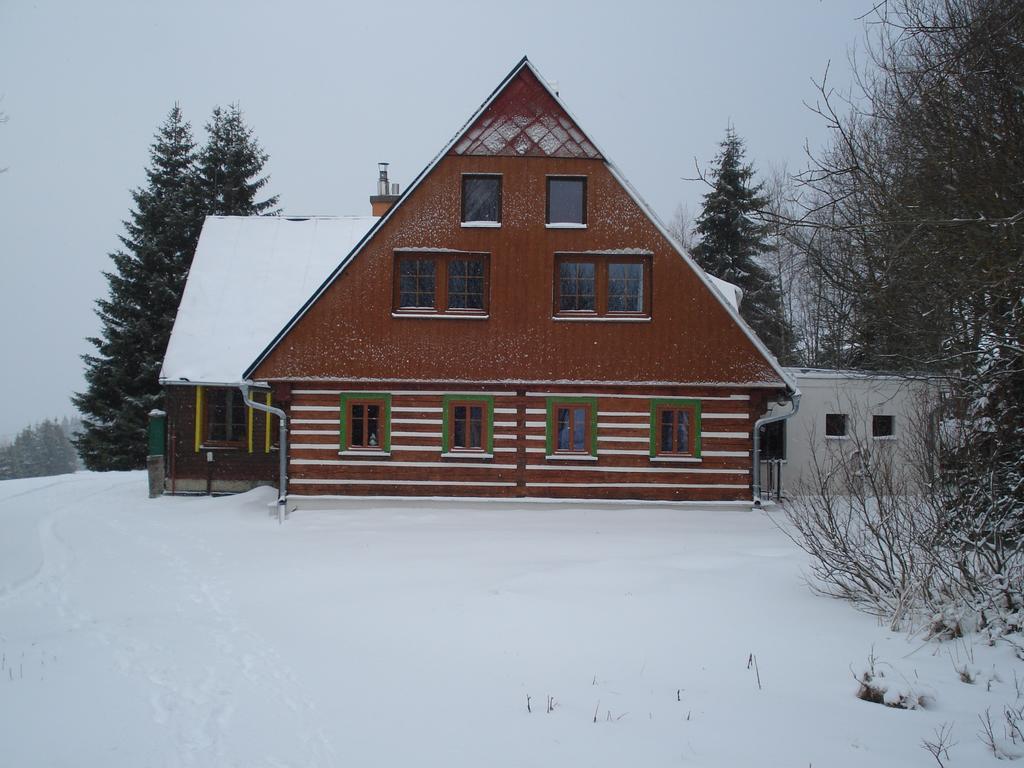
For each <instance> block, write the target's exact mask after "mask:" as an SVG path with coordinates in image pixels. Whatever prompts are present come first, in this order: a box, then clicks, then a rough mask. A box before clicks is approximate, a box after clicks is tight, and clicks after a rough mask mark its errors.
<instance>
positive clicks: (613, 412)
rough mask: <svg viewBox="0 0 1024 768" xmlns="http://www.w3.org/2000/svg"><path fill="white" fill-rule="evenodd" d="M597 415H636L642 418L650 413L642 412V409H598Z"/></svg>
mask: <svg viewBox="0 0 1024 768" xmlns="http://www.w3.org/2000/svg"><path fill="white" fill-rule="evenodd" d="M597 415H598V416H636V417H640V418H643V417H644V416H649V415H650V414H649V413H644V412H643V411H598V412H597Z"/></svg>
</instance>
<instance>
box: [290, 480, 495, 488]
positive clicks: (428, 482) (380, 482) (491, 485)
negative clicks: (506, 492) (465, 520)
mask: <svg viewBox="0 0 1024 768" xmlns="http://www.w3.org/2000/svg"><path fill="white" fill-rule="evenodd" d="M288 484H289V485H429V486H438V485H440V486H445V485H451V486H455V485H460V486H477V487H481V488H482V487H488V488H496V487H500V488H512V487H514V486H515V483H499V482H485V481H481V482H473V481H471V480H334V479H330V480H329V479H322V480H321V479H317V478H289V479H288Z"/></svg>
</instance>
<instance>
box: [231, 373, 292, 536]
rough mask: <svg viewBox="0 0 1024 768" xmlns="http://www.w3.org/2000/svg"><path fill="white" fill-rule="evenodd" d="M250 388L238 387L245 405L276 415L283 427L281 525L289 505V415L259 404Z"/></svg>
mask: <svg viewBox="0 0 1024 768" xmlns="http://www.w3.org/2000/svg"><path fill="white" fill-rule="evenodd" d="M250 386H251V385H250V384H249V383H244V384H239V385H238V388H239V389H240V390H242V400H243V401H244V402H245V404H246V405H247V406H249V407H250V408H255V409H256V410H257V411H263V412H264V413H272V414H274V415H275V416H277V418H278V423H279V424H280V426H281V437H280V439H279V443H278V453H280V457H279V460H280V462H281V465H280V467H279V468H278V483H277V522H278V524H280V523H282V522H283V521H284V513H285V507H286V505H287V503H288V415H287V414H286V413H285V412H284V411H282V410H281V409H280V408H275V407H274V406H272V405H267V404H266V403H258V402H256V401H255V400H253V399H252V398H251V397H249V387H250Z"/></svg>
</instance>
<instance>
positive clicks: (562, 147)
mask: <svg viewBox="0 0 1024 768" xmlns="http://www.w3.org/2000/svg"><path fill="white" fill-rule="evenodd" d="M523 64H525V66H522V65H521V66H519V67H518V68H517V69H516V70H515V71H514V72H513V75H512V76H511V77H510V78H509V79H508V80H507V82H506V83H505V84H504V85H503V87H502V88H501V89H500V90H499V91H498V92H497V93H496V94H495V96H494V97H493V98H492V99H491V101H490V103H489V104H488V105H487V106H486V108H485V109H484V110H483V111H482V112H481V114H480V115H479V116H477V118H476V120H475V121H474V122H473V123H472V124H471V125H470V126H469V127H468V128H466V129H465V130H464V131H463V132H462V134H461V135H460V137H459V138H458V140H457V141H456V142H455V145H454V146H453V147H452V149H451V154H453V155H485V156H495V155H505V156H512V157H582V158H587V159H590V160H602V159H604V158H603V157H602V156H601V153H600V152H599V151H598V149H597V147H595V146H594V144H593V142H591V141H590V139H589V138H588V137H587V135H586V134H585V133H584V132H583V131H582V130H580V127H579V126H578V125H577V124H576V121H575V120H573V119H572V118H571V117H570V116H569V114H568V113H567V112H566V111H565V109H564V108H563V107H562V106H561V105H560V104H559V103H558V101H556V99H555V97H554V96H553V95H552V94H551V91H550V90H549V89H548V87H547V86H546V85H545V84H544V83H543V82H542V81H541V80H540V78H539V76H538V75H537V73H536V72H535V70H534V69H533V67H531V66H529V63H528V62H526V61H525V60H524V62H523Z"/></svg>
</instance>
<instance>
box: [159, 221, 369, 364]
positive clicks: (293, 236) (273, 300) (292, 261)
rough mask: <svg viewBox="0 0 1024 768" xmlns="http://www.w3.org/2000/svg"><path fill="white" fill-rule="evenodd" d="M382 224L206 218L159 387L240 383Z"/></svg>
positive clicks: (175, 322)
mask: <svg viewBox="0 0 1024 768" xmlns="http://www.w3.org/2000/svg"><path fill="white" fill-rule="evenodd" d="M376 220H377V219H376V218H374V217H373V216H343V217H332V218H326V217H324V218H321V217H317V218H303V219H298V218H287V217H283V216H209V217H207V219H206V222H205V223H204V224H203V231H202V234H201V235H200V236H199V245H198V246H197V247H196V255H195V258H194V260H193V261H192V269H191V270H190V271H189V275H188V281H187V282H186V283H185V291H184V293H183V294H182V297H181V305H180V306H179V307H178V316H177V319H176V320H175V321H174V329H173V330H172V331H171V338H170V341H169V342H168V344H167V354H166V355H165V356H164V364H163V367H162V368H161V370H160V380H161V381H162V382H165V383H169V384H173V383H184V382H189V383H195V384H233V383H236V382H238V381H241V380H242V375H243V373H244V372H245V369H246V366H248V365H249V364H250V363H251V362H252V361H253V359H254V358H255V357H256V356H257V355H258V354H259V353H260V351H261V350H262V349H263V348H264V347H266V345H267V343H268V342H269V341H270V340H271V339H273V338H274V336H275V334H277V332H278V331H279V330H281V327H282V326H283V325H285V324H286V323H287V322H288V320H289V318H291V316H292V315H293V314H294V313H295V309H296V308H297V307H301V306H302V305H303V303H304V302H305V301H306V299H308V298H309V296H310V295H311V294H312V293H313V292H314V291H315V290H316V289H317V288H318V287H319V286H320V284H321V283H323V281H324V280H325V279H326V278H327V276H328V275H330V274H331V272H332V271H333V270H334V269H335V268H336V267H337V266H338V264H339V263H340V262H341V261H342V260H343V259H344V258H345V257H346V256H347V255H348V254H349V252H350V251H351V250H352V248H353V247H354V246H355V245H356V243H358V242H359V240H360V239H361V238H362V237H363V235H365V234H366V233H367V231H369V229H370V227H371V226H373V223H374V222H375V221H376Z"/></svg>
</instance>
